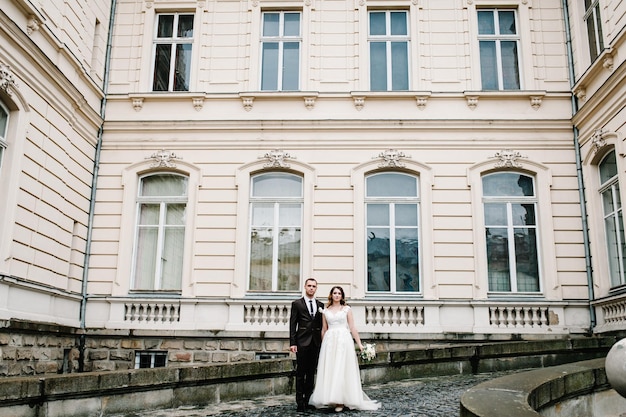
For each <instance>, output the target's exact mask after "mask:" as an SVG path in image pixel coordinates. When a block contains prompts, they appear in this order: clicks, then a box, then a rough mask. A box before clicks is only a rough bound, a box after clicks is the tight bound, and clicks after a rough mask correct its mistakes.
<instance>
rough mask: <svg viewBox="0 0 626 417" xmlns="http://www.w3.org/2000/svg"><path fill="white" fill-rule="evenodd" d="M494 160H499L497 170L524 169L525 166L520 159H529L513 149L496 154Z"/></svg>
mask: <svg viewBox="0 0 626 417" xmlns="http://www.w3.org/2000/svg"><path fill="white" fill-rule="evenodd" d="M492 158H496V159H499V161H498V162H496V164H495V167H496V168H522V167H523V165H522V164H521V163H520V162H519V161H518V159H519V158H527V157H526V156H523V155H522V154H521V153H519V152H517V151H514V150H512V149H503V150H501V151H500V152H496V154H495V155H494V156H492Z"/></svg>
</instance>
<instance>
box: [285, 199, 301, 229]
mask: <svg viewBox="0 0 626 417" xmlns="http://www.w3.org/2000/svg"><path fill="white" fill-rule="evenodd" d="M301 221H302V205H301V204H281V205H280V208H279V222H280V226H281V227H284V226H300V223H301Z"/></svg>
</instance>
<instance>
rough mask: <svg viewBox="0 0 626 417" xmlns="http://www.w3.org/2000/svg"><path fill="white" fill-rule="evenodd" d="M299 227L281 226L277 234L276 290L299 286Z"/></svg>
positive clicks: (290, 289)
mask: <svg viewBox="0 0 626 417" xmlns="http://www.w3.org/2000/svg"><path fill="white" fill-rule="evenodd" d="M300 235H301V233H300V228H296V227H291V228H281V229H280V233H279V234H278V291H296V290H298V289H299V288H300Z"/></svg>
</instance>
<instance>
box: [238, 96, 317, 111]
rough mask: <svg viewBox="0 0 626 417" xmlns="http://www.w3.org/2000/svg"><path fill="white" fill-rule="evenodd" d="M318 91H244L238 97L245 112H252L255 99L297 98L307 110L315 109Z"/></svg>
mask: <svg viewBox="0 0 626 417" xmlns="http://www.w3.org/2000/svg"><path fill="white" fill-rule="evenodd" d="M319 95H320V93H319V91H246V92H242V93H239V97H240V98H241V101H242V103H243V107H244V109H245V110H246V111H250V110H252V105H253V103H254V101H255V100H256V99H261V100H263V99H274V100H276V99H278V100H280V99H290V98H298V99H301V100H302V101H303V103H304V106H305V107H306V108H307V109H308V110H312V109H313V108H314V107H315V101H316V100H317V98H318V97H319Z"/></svg>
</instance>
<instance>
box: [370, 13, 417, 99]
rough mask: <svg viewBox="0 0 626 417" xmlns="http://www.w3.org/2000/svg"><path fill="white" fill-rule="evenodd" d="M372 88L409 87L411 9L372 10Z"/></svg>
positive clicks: (396, 88) (393, 88) (384, 89)
mask: <svg viewBox="0 0 626 417" xmlns="http://www.w3.org/2000/svg"><path fill="white" fill-rule="evenodd" d="M368 33H369V37H368V42H369V51H370V89H371V90H372V91H403V90H408V89H409V16H408V12H405V11H400V10H394V11H372V12H370V13H369V32H368Z"/></svg>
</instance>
